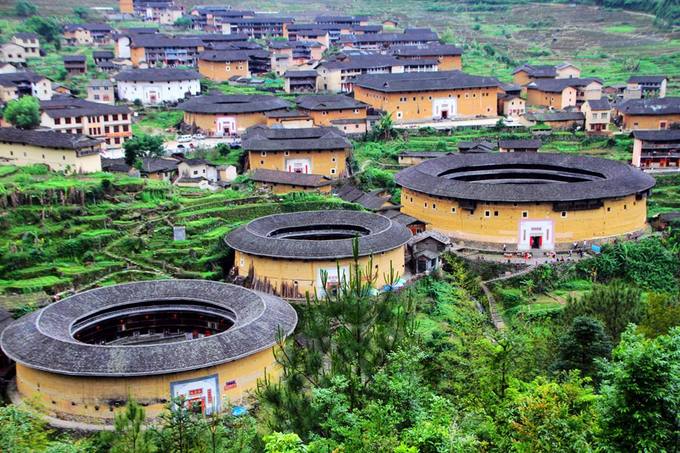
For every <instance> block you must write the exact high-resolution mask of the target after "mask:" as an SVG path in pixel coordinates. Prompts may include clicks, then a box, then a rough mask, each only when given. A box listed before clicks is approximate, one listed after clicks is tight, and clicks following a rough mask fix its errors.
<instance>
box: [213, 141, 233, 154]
mask: <svg viewBox="0 0 680 453" xmlns="http://www.w3.org/2000/svg"><path fill="white" fill-rule="evenodd" d="M215 151H216V152H217V154H219V155H220V156H222V157H227V156H228V155H229V152H230V151H231V149H230V148H229V145H227V144H226V143H218V144H217V146H215Z"/></svg>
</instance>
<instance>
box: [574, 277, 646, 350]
mask: <svg viewBox="0 0 680 453" xmlns="http://www.w3.org/2000/svg"><path fill="white" fill-rule="evenodd" d="M643 313H644V311H643V305H642V293H641V292H640V290H639V289H637V288H636V287H634V286H632V285H630V284H628V283H626V282H624V281H621V280H615V281H613V282H612V283H610V284H609V285H598V286H596V287H595V288H594V289H593V291H592V292H590V293H589V294H587V295H585V296H583V297H581V298H580V299H578V300H574V299H569V300H568V301H567V305H566V307H565V308H564V312H563V319H564V321H565V322H566V323H571V322H572V321H573V320H574V318H576V317H578V316H591V317H593V318H596V319H599V320H600V321H602V322H603V323H604V327H605V330H606V332H607V334H608V335H609V336H610V337H611V338H612V339H613V340H614V341H615V342H617V341H618V339H619V337H620V336H621V333H622V332H623V331H624V330H625V329H626V327H627V326H628V324H629V323H637V322H639V321H640V319H641V318H642V315H643Z"/></svg>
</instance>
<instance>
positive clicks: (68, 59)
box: [63, 55, 86, 63]
mask: <svg viewBox="0 0 680 453" xmlns="http://www.w3.org/2000/svg"><path fill="white" fill-rule="evenodd" d="M63 60H64V63H85V61H86V58H85V55H64V57H63Z"/></svg>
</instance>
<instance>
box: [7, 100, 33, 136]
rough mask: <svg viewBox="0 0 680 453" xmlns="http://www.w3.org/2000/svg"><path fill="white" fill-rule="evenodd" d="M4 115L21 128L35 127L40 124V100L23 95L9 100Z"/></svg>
mask: <svg viewBox="0 0 680 453" xmlns="http://www.w3.org/2000/svg"><path fill="white" fill-rule="evenodd" d="M2 115H3V118H4V119H5V120H6V121H8V122H10V123H12V124H13V125H14V126H16V127H18V128H19V129H33V128H34V127H37V126H39V125H40V102H39V101H38V99H37V98H34V97H33V96H22V97H20V98H19V99H14V100H12V101H9V102H8V103H7V106H6V107H5V110H4V111H3V113H2Z"/></svg>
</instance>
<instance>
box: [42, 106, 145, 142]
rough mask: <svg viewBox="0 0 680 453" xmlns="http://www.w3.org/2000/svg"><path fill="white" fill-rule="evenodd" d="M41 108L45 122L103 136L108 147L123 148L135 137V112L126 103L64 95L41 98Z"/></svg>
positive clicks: (58, 128) (62, 129)
mask: <svg viewBox="0 0 680 453" xmlns="http://www.w3.org/2000/svg"><path fill="white" fill-rule="evenodd" d="M40 111H41V115H40V125H41V126H43V127H48V128H50V129H53V130H55V131H59V132H65V133H70V134H85V135H89V136H91V137H95V138H101V139H103V140H104V142H106V145H107V147H108V148H120V147H121V146H122V144H123V143H124V142H125V140H127V139H129V138H130V137H132V128H131V121H132V117H131V116H132V112H131V111H130V109H129V108H127V107H125V106H117V105H107V104H102V103H98V102H90V101H86V100H84V99H77V98H73V97H68V96H60V97H55V98H54V99H52V100H51V101H43V102H41V103H40Z"/></svg>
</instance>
